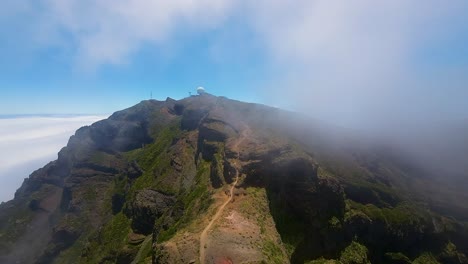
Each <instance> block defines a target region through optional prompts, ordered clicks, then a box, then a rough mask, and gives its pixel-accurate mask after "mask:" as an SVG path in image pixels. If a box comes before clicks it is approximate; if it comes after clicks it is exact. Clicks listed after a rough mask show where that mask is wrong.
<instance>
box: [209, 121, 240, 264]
mask: <svg viewBox="0 0 468 264" xmlns="http://www.w3.org/2000/svg"><path fill="white" fill-rule="evenodd" d="M247 131H249V129H248V128H247V129H245V130H243V131H242V136H241V137H240V138H239V139H238V140H237V141H236V143H235V144H234V145H233V147H232V149H233V150H234V151H236V152H237V160H239V149H238V148H239V145H240V144H241V143H242V142H243V141H244V140H245V139H246V138H247ZM236 165H237V161H236ZM235 169H236V180H235V181H234V183H233V184H232V187H231V190H230V192H229V197H228V199H227V200H226V201H225V202H224V203H223V205H221V206H220V207H219V208H218V210H217V211H216V214H215V215H214V217H213V219H211V221H210V223H209V224H208V225H207V226H206V227H205V229H203V232H202V233H201V235H200V264H204V263H205V260H206V252H205V251H206V242H207V236H208V231H209V230H210V228H211V226H212V225H213V224H214V222H215V221H216V220H217V219H218V218H219V217H220V216H221V214H222V213H223V210H224V207H226V205H228V203H230V202H231V201H232V198H233V196H234V188H235V187H236V184H237V182H238V180H239V169H238V168H237V166H235Z"/></svg>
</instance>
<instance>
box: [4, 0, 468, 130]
mask: <svg viewBox="0 0 468 264" xmlns="http://www.w3.org/2000/svg"><path fill="white" fill-rule="evenodd" d="M0 5H1V8H0V9H1V10H2V11H0V34H1V35H0V37H1V41H0V57H1V60H0V91H1V97H0V114H44V113H48V114H49V113H54V114H65V113H79V114H101V113H106V114H107V113H111V112H114V111H117V110H120V109H122V108H126V107H129V106H131V105H133V104H135V103H137V102H139V101H141V100H143V99H148V98H149V96H150V93H151V92H152V93H153V97H154V98H157V99H161V100H162V99H165V98H166V97H168V96H169V97H172V98H176V99H179V98H183V97H185V96H187V95H188V92H189V91H194V89H195V88H196V87H197V86H200V85H201V86H204V87H205V88H206V89H207V90H208V91H209V92H211V93H213V94H216V95H223V96H227V97H230V98H233V99H239V100H245V101H251V102H259V103H266V104H270V105H274V106H279V107H283V108H287V109H292V110H297V111H303V112H307V113H309V114H310V115H312V116H314V117H318V118H321V119H326V120H332V121H336V123H339V124H344V125H350V126H352V125H355V124H359V125H361V124H368V123H375V122H376V121H377V120H378V121H381V120H396V121H395V122H399V121H401V120H407V121H408V122H410V121H414V120H425V119H426V118H427V116H428V115H430V116H433V117H435V118H437V119H448V118H451V119H460V118H461V119H463V118H466V117H467V116H468V109H467V107H466V106H465V102H466V101H467V99H468V91H467V90H468V88H467V83H468V17H467V16H466V14H467V13H468V2H466V1H461V0H460V1H459V0H453V1H444V2H442V1H435V0H434V1H432V0H429V1H424V4H422V2H421V1H403V0H401V1H399V0H397V1H379V2H375V1H371V0H359V1H356V2H354V1H353V2H351V1H339V0H337V1H329V0H315V1H306V0H298V1H295V2H294V3H293V4H291V3H290V2H289V1H255V2H254V3H253V1H242V0H240V1H231V0H216V1H215V0H201V1H188V0H175V1H152V0H116V1H110V0H101V1H90V0H82V1H80V0H37V1H35V0H25V1H15V0H4V1H2V3H1V4H0ZM426 121H427V120H426Z"/></svg>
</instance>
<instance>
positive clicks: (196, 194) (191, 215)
mask: <svg viewBox="0 0 468 264" xmlns="http://www.w3.org/2000/svg"><path fill="white" fill-rule="evenodd" d="M209 177H210V163H208V162H205V161H201V162H200V164H199V165H198V171H197V175H196V177H195V184H194V185H193V186H192V188H191V189H190V191H187V192H185V193H181V194H180V195H179V197H178V200H179V201H181V202H182V204H183V206H184V210H183V215H182V217H181V218H180V219H179V220H178V221H177V222H176V223H175V224H173V225H172V226H170V227H169V228H168V229H166V230H162V231H161V232H160V233H159V236H158V242H159V243H161V242H164V241H167V240H169V239H170V238H172V237H173V236H174V235H175V234H176V233H177V231H178V230H180V229H181V228H183V227H185V226H187V225H188V224H189V223H190V222H191V221H193V220H195V219H196V217H197V215H198V214H200V213H201V212H204V211H206V210H207V209H208V208H209V206H210V205H211V203H212V198H211V193H210V190H209V184H210V182H209ZM163 220H164V219H163V217H161V218H160V220H159V222H161V221H163ZM158 224H159V223H156V225H158Z"/></svg>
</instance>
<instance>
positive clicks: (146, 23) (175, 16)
mask: <svg viewBox="0 0 468 264" xmlns="http://www.w3.org/2000/svg"><path fill="white" fill-rule="evenodd" d="M233 3H234V2H233V1H228V0H199V1H193V0H172V1H154V0H100V1H91V0H46V1H44V6H43V7H44V13H43V16H42V19H41V20H40V21H39V22H40V23H41V28H42V30H41V31H40V36H42V38H43V41H44V42H45V43H46V44H50V43H48V42H50V40H51V39H53V40H55V41H57V42H56V44H58V45H62V44H65V45H66V46H68V47H70V40H69V39H66V40H63V39H61V38H62V37H63V38H71V39H72V41H71V42H72V43H73V45H72V47H73V48H72V52H73V53H74V54H75V58H76V62H77V63H78V65H79V66H80V67H81V68H83V69H86V70H89V69H93V68H95V67H98V66H100V65H102V64H125V63H127V62H128V60H129V57H130V56H131V55H132V54H133V53H134V52H136V51H137V50H138V49H139V48H141V47H142V46H143V45H144V44H147V43H149V44H153V45H158V44H163V43H164V42H165V41H168V39H170V37H171V34H172V33H173V32H174V31H175V30H177V29H183V30H209V29H211V28H213V27H217V26H219V25H221V24H222V22H223V21H224V19H225V18H226V17H227V15H228V12H229V11H230V10H231V6H232V5H233ZM63 32H65V35H64V36H62V35H61V34H62V33H63ZM51 36H53V37H51ZM64 41H65V42H66V43H63V42H64Z"/></svg>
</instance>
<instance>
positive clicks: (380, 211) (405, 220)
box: [345, 200, 431, 229]
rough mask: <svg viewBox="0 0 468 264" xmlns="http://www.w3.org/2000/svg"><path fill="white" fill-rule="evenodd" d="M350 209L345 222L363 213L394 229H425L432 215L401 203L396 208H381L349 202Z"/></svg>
mask: <svg viewBox="0 0 468 264" xmlns="http://www.w3.org/2000/svg"><path fill="white" fill-rule="evenodd" d="M347 205H348V206H349V208H350V211H348V212H347V213H346V215H345V220H346V219H348V218H349V217H350V216H351V215H353V214H356V213H359V212H362V213H364V214H365V215H366V216H367V217H369V218H370V219H372V220H379V221H381V222H383V223H385V224H386V225H387V226H388V227H390V228H392V229H399V228H402V227H408V226H412V227H414V228H423V227H424V226H425V225H426V223H428V222H429V221H430V219H431V215H430V214H429V213H428V212H427V211H424V210H421V209H420V208H417V207H415V206H414V205H413V204H411V203H409V202H405V203H400V204H398V205H397V206H396V207H394V208H379V207H377V206H375V205H373V204H367V205H363V204H360V203H356V202H353V201H351V200H347ZM356 211H357V212H356Z"/></svg>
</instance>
